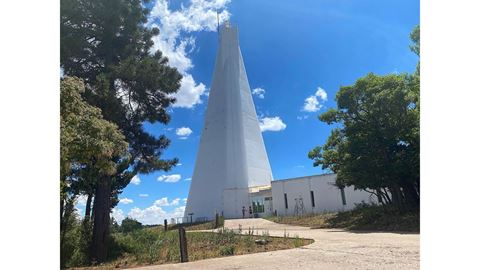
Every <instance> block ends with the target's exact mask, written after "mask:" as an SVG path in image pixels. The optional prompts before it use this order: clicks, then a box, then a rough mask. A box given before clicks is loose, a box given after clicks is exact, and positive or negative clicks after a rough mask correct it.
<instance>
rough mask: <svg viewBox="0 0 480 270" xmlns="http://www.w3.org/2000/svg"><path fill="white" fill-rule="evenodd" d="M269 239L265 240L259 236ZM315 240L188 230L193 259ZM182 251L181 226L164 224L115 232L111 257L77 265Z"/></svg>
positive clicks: (138, 261) (168, 256)
mask: <svg viewBox="0 0 480 270" xmlns="http://www.w3.org/2000/svg"><path fill="white" fill-rule="evenodd" d="M258 239H265V240H266V241H265V242H266V243H265V244H257V243H255V240H258ZM311 243H313V240H311V239H302V238H298V236H297V237H295V238H288V237H271V236H266V235H240V234H238V233H235V232H234V231H233V230H228V229H219V230H218V232H216V233H215V232H196V231H188V232H187V247H188V258H189V261H196V260H202V259H208V258H215V257H223V256H232V255H241V254H249V253H257V252H265V251H273V250H280V249H289V248H295V247H299V246H304V245H308V244H311ZM178 262H180V251H179V242H178V230H168V231H167V232H165V231H163V228H162V227H161V226H158V227H151V228H144V229H141V230H136V231H132V232H129V233H121V232H119V233H114V234H113V235H112V237H111V241H110V248H109V260H108V262H107V263H105V264H103V265H101V266H97V267H86V268H75V269H102V270H104V269H118V268H128V267H135V266H144V265H152V264H165V263H178Z"/></svg>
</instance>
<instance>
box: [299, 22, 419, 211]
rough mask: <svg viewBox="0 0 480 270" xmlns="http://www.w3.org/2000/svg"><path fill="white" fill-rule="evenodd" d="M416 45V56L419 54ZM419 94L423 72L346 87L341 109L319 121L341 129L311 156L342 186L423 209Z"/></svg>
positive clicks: (370, 78) (342, 90) (360, 81)
mask: <svg viewBox="0 0 480 270" xmlns="http://www.w3.org/2000/svg"><path fill="white" fill-rule="evenodd" d="M416 29H417V28H416ZM415 31H417V30H415ZM415 31H414V32H415ZM412 36H415V34H412ZM414 42H415V44H419V41H418V42H417V41H415V40H414ZM415 46H416V45H414V46H412V50H413V51H416V50H418V47H415ZM419 94H420V74H419V73H417V72H416V73H415V74H413V75H408V74H402V75H395V74H391V75H386V76H378V75H374V74H372V73H370V74H368V75H367V76H365V77H363V78H360V79H358V80H357V81H356V82H355V84H354V85H352V86H344V87H341V88H340V90H339V91H338V92H337V95H336V98H335V99H336V101H337V108H336V109H330V110H328V111H327V112H325V113H323V114H322V115H320V116H319V119H320V120H321V121H322V122H325V123H327V124H335V125H337V126H338V127H337V128H335V129H333V130H332V133H331V135H330V137H329V138H328V140H327V142H326V144H325V145H323V146H319V147H316V148H314V149H313V150H311V151H310V152H309V154H308V156H309V158H311V159H313V160H314V166H320V165H321V166H322V168H323V169H329V170H331V171H333V172H335V173H337V185H338V186H354V187H355V188H358V189H364V190H369V191H375V192H376V193H377V194H378V195H379V199H381V201H382V202H383V203H393V204H395V205H397V206H399V207H403V206H405V205H408V206H415V207H416V206H418V205H419V203H420V174H419V172H420V155H419V153H420V104H419Z"/></svg>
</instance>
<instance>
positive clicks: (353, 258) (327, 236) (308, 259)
mask: <svg viewBox="0 0 480 270" xmlns="http://www.w3.org/2000/svg"><path fill="white" fill-rule="evenodd" d="M239 224H241V226H242V230H243V232H245V230H248V227H255V230H256V229H258V233H259V235H261V232H262V231H265V230H268V231H269V233H270V235H272V236H283V235H284V233H285V232H286V233H287V234H289V235H290V237H293V236H295V235H298V236H299V237H302V238H311V239H314V240H315V242H314V243H313V244H310V245H308V246H303V247H300V248H295V249H288V250H279V251H272V252H263V253H255V254H248V255H240V256H230V257H222V258H215V259H207V260H200V261H194V262H189V263H181V264H180V263H178V264H165V265H156V266H148V267H141V268H135V269H138V270H140V269H141V270H147V269H148V270H154V269H389V270H393V269H419V268H420V254H419V253H420V252H419V250H420V243H419V242H420V235H419V234H400V233H379V232H349V231H344V230H339V229H309V228H306V227H299V226H290V225H284V224H277V223H274V222H271V221H268V220H264V219H259V218H257V219H235V220H226V221H225V227H227V228H230V229H237V230H238V227H239V226H238V225H239Z"/></svg>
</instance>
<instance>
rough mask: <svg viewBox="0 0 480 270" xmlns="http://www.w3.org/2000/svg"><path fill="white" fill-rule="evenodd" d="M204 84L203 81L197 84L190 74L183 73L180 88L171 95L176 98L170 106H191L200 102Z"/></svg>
mask: <svg viewBox="0 0 480 270" xmlns="http://www.w3.org/2000/svg"><path fill="white" fill-rule="evenodd" d="M205 89H206V87H205V85H204V84H203V83H199V84H197V83H196V82H195V80H194V79H193V77H192V75H190V74H184V75H183V78H182V81H181V86H180V89H178V92H177V93H175V94H174V95H173V97H175V99H176V100H177V101H176V102H175V103H174V104H173V105H172V107H179V108H188V109H190V108H193V107H194V106H195V105H197V104H201V103H202V100H201V98H200V97H201V96H202V95H203V94H204V93H205Z"/></svg>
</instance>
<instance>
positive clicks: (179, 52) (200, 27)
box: [148, 0, 230, 108]
mask: <svg viewBox="0 0 480 270" xmlns="http://www.w3.org/2000/svg"><path fill="white" fill-rule="evenodd" d="M229 2H230V0H211V1H208V0H192V1H191V2H190V4H189V5H188V6H183V5H182V6H181V8H179V9H178V10H175V11H173V10H171V9H170V7H169V1H168V0H157V1H156V2H155V4H154V6H153V8H152V12H151V16H150V18H149V22H148V24H149V25H150V26H152V27H158V28H159V30H160V34H159V35H158V36H156V37H154V38H153V42H154V47H153V49H154V50H160V51H162V53H163V54H164V55H165V56H167V57H168V59H169V63H170V65H171V66H173V67H176V68H177V69H178V71H179V72H180V73H181V74H182V75H183V79H182V81H181V87H180V89H179V91H178V92H177V93H175V94H174V95H173V96H174V97H175V98H177V102H176V103H175V104H173V106H172V107H182V108H192V107H194V106H195V105H197V104H200V103H202V100H201V96H202V95H204V94H205V89H206V88H205V85H204V84H203V83H197V82H195V80H194V78H193V77H192V75H190V73H189V70H190V69H191V68H193V63H192V60H191V59H190V54H191V52H192V51H193V50H194V49H195V38H194V37H193V36H192V35H191V34H193V33H194V32H200V31H210V32H213V31H216V29H217V11H219V13H218V16H219V19H220V22H223V21H225V20H227V19H228V18H229V17H230V13H229V12H228V11H227V10H226V6H227V4H228V3H229Z"/></svg>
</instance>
